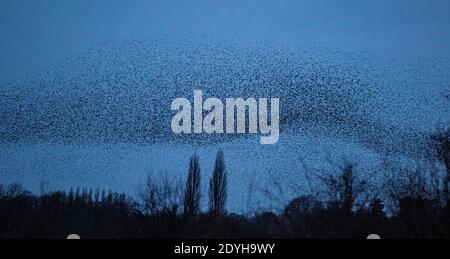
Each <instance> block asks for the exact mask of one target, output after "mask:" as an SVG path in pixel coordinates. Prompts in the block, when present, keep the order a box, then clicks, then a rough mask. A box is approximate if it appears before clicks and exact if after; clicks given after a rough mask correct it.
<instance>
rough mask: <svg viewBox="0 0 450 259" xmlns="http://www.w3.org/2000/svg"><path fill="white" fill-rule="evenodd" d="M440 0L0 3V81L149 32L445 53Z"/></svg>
mask: <svg viewBox="0 0 450 259" xmlns="http://www.w3.org/2000/svg"><path fill="white" fill-rule="evenodd" d="M448 24H450V2H449V1H446V0H433V1H425V0H412V1H410V0H395V1H392V0H380V1H359V0H339V1H331V0H319V1H317V0H302V1H266V0H261V1H259V0H258V1H254V0H252V1H245V0H244V1H242V0H239V1H237V0H232V1H199V0H195V1H142V0H134V1H118V0H107V1H103V0H96V1H86V0H69V1H67V0H62V1H53V0H39V1H34V0H3V1H1V2H0V32H1V39H0V82H5V81H8V80H14V79H16V78H20V77H23V76H25V75H26V74H27V73H29V72H31V71H33V70H35V69H40V68H42V67H43V66H45V65H46V64H49V63H51V62H54V61H55V60H57V59H58V58H64V57H66V56H67V55H70V54H73V53H77V52H78V51H82V50H83V49H85V48H87V47H89V46H91V45H93V44H95V43H97V42H102V41H107V40H110V39H116V38H130V37H133V38H141V37H146V36H151V35H155V34H166V35H189V36H191V35H196V34H197V35H214V36H218V37H225V38H226V37H233V38H240V39H241V40H247V39H264V40H276V41H289V42H294V43H299V44H305V45H314V46H324V47H333V48H334V47H337V48H342V49H351V50H354V49H361V50H373V51H377V52H384V51H389V52H392V53H398V54H400V55H403V54H406V55H433V56H446V57H448V56H449V55H450V44H449V42H450V27H449V26H448Z"/></svg>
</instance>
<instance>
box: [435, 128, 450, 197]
mask: <svg viewBox="0 0 450 259" xmlns="http://www.w3.org/2000/svg"><path fill="white" fill-rule="evenodd" d="M432 139H433V140H434V141H435V147H436V150H437V155H438V158H439V159H440V160H441V161H442V162H443V164H444V166H445V169H446V171H447V174H446V177H445V179H444V194H445V197H446V198H448V197H449V192H450V190H449V187H450V186H449V184H450V127H448V128H447V129H444V130H441V131H439V132H438V133H436V134H433V135H432Z"/></svg>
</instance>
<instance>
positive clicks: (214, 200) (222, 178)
mask: <svg viewBox="0 0 450 259" xmlns="http://www.w3.org/2000/svg"><path fill="white" fill-rule="evenodd" d="M226 200H227V171H226V169H225V160H224V155H223V152H222V151H219V152H217V156H216V163H215V165H214V173H213V176H212V178H211V180H210V181H209V210H210V212H211V213H212V214H213V215H216V216H219V215H223V214H224V213H225V203H226Z"/></svg>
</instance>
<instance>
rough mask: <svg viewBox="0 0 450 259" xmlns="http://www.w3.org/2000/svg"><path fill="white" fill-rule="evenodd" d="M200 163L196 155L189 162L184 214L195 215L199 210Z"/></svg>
mask: <svg viewBox="0 0 450 259" xmlns="http://www.w3.org/2000/svg"><path fill="white" fill-rule="evenodd" d="M200 197H201V191H200V161H199V158H198V156H197V155H193V156H192V157H191V160H190V161H189V171H188V177H187V180H186V190H185V193H184V213H185V214H186V215H191V216H192V215H195V214H197V213H198V212H199V210H200Z"/></svg>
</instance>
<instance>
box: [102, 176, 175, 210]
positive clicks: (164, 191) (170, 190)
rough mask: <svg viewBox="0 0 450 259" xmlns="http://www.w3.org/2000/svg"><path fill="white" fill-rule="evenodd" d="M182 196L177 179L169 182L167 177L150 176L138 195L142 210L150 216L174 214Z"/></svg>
mask: <svg viewBox="0 0 450 259" xmlns="http://www.w3.org/2000/svg"><path fill="white" fill-rule="evenodd" d="M182 195H183V193H182V186H181V185H180V182H179V179H172V180H170V179H169V178H168V177H167V175H164V176H160V177H154V176H153V175H152V174H149V175H148V176H147V178H146V180H145V184H144V186H143V188H142V189H141V190H140V192H139V193H138V197H139V198H140V200H141V202H142V204H143V206H144V210H145V211H146V212H148V213H150V214H157V213H173V214H176V213H177V212H178V209H179V208H180V204H181V202H182V201H181V199H182V197H183V196H182ZM102 200H104V198H102Z"/></svg>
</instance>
